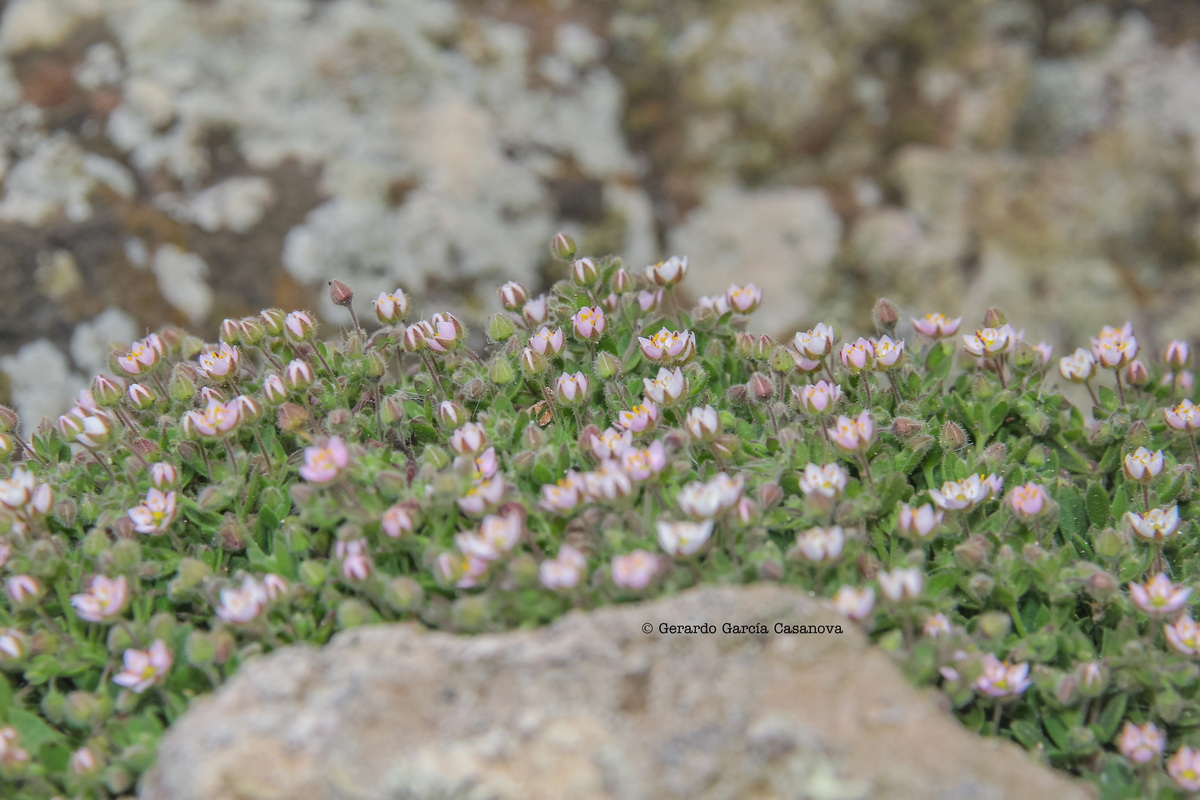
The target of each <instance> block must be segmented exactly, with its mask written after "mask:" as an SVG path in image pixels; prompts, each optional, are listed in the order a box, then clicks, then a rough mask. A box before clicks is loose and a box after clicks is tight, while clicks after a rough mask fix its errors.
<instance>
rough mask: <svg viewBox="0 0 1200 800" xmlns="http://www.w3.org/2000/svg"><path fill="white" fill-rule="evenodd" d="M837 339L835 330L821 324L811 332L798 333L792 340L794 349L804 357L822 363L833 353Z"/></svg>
mask: <svg viewBox="0 0 1200 800" xmlns="http://www.w3.org/2000/svg"><path fill="white" fill-rule="evenodd" d="M836 338H837V337H835V336H834V334H833V328H832V327H830V326H829V325H826V324H825V323H824V322H821V323H818V324H817V325H816V327H814V328H813V329H812V330H811V331H801V332H799V333H797V334H796V337H795V338H794V339H793V340H792V347H794V348H796V351H797V352H798V353H800V354H801V355H802V356H806V357H808V358H810V359H814V360H816V361H820V360H821V359H823V358H825V356H827V355H829V354H830V353H831V352H833V342H834V340H835V339H836Z"/></svg>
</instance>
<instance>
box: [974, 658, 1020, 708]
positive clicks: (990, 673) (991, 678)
mask: <svg viewBox="0 0 1200 800" xmlns="http://www.w3.org/2000/svg"><path fill="white" fill-rule="evenodd" d="M1029 683H1030V681H1029V665H1028V664H1009V663H1008V662H1007V661H1001V660H1000V659H998V658H996V657H995V656H994V655H992V654H991V653H988V654H987V655H986V656H984V658H983V674H982V675H980V676H979V679H978V680H977V681H975V688H976V689H978V690H979V691H980V692H982V693H984V694H986V695H987V696H989V697H1012V696H1013V695H1018V694H1021V693H1022V692H1024V691H1025V690H1026V689H1028V688H1029Z"/></svg>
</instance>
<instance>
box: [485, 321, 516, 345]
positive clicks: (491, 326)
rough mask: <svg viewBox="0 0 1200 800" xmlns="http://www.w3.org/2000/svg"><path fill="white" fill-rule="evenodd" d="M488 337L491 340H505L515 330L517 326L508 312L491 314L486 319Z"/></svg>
mask: <svg viewBox="0 0 1200 800" xmlns="http://www.w3.org/2000/svg"><path fill="white" fill-rule="evenodd" d="M487 332H488V338H489V339H491V340H492V341H493V342H507V341H508V340H509V339H510V338H512V337H513V336H514V335H515V334H516V332H517V326H516V325H515V324H514V323H513V321H512V317H510V316H508V314H493V315H492V318H491V319H489V320H488V327H487Z"/></svg>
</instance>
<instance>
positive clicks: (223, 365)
mask: <svg viewBox="0 0 1200 800" xmlns="http://www.w3.org/2000/svg"><path fill="white" fill-rule="evenodd" d="M239 361H241V354H240V353H239V352H238V349H237V348H236V347H230V346H229V345H228V344H227V343H226V342H221V346H220V347H219V348H217V349H216V350H213V351H210V352H208V353H204V354H203V355H201V356H200V359H199V362H198V365H199V369H200V372H201V373H202V374H203V375H204V377H206V378H209V379H210V380H222V379H225V378H233V377H236V376H237V368H238V362H239Z"/></svg>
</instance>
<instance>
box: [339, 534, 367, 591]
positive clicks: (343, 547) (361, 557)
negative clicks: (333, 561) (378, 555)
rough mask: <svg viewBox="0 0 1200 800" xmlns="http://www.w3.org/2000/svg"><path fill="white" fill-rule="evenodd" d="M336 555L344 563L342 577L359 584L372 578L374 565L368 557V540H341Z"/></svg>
mask: <svg viewBox="0 0 1200 800" xmlns="http://www.w3.org/2000/svg"><path fill="white" fill-rule="evenodd" d="M334 555H335V556H337V558H338V559H340V560H341V562H342V577H343V578H345V579H346V580H348V581H351V582H354V583H359V582H362V581H365V580H366V579H367V578H369V577H371V572H372V571H374V564H372V563H371V557H370V556H369V555H367V540H366V539H340V540H338V543H337V545H336V546H335V547H334Z"/></svg>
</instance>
